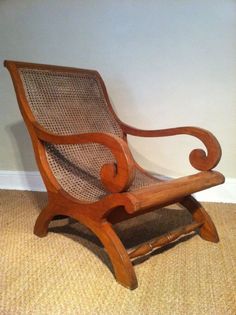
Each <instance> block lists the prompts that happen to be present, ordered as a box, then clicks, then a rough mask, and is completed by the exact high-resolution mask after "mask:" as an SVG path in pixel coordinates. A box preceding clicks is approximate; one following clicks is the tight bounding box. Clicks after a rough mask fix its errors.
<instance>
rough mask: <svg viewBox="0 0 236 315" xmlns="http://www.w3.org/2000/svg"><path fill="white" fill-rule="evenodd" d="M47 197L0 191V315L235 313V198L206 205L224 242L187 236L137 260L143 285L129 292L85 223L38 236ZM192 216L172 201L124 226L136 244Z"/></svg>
mask: <svg viewBox="0 0 236 315" xmlns="http://www.w3.org/2000/svg"><path fill="white" fill-rule="evenodd" d="M45 204H46V194H45V193H32V192H17V191H0V212H1V213H0V227H1V230H0V231H1V234H0V268H1V269H0V315H27V314H34V315H36V314H37V315H56V314H58V315H59V314H63V315H73V314H76V315H83V314H95V315H97V314H107V315H110V314H111V315H116V314H125V315H126V314H137V315H138V314H142V315H143V314H153V315H154V314H155V315H159V314H160V315H162V314H164V315H167V314H170V315H175V314H176V315H179V314H181V315H185V314H187V315H192V314H196V315H199V314H204V315H211V314H212V315H226V314H232V315H235V314H236V205H228V204H206V209H207V210H208V212H209V213H210V214H211V216H212V218H213V219H214V221H215V223H216V226H217V228H218V231H219V235H220V238H221V242H220V243H219V244H213V243H209V242H206V241H203V240H202V239H201V238H200V237H199V236H193V237H187V241H179V242H177V243H176V244H175V245H171V246H169V247H168V248H166V249H165V250H163V249H162V250H159V251H157V252H156V253H155V254H153V255H151V256H150V257H149V259H146V261H144V262H140V261H138V262H136V264H135V270H136V273H137V277H138V281H139V287H138V288H137V289H136V290H134V291H130V290H128V289H125V288H123V287H122V286H121V285H119V284H117V283H116V281H115V280H114V277H113V274H112V272H111V270H110V269H111V266H110V263H109V261H108V258H107V255H106V253H105V252H104V251H103V249H102V247H101V245H100V243H99V242H98V241H97V239H96V238H95V237H94V236H93V235H92V234H90V232H88V231H87V230H86V229H85V228H84V227H82V226H81V225H80V224H78V223H75V222H73V221H70V222H69V224H68V225H66V226H61V227H60V226H57V227H52V228H51V229H50V231H51V232H50V233H49V234H48V236H47V237H45V238H42V239H40V238H38V237H36V236H34V235H33V233H32V230H33V225H34V222H35V219H36V217H37V215H38V213H39V211H40V209H41V208H42V207H43V206H44V205H45ZM176 209H178V208H177V207H176ZM189 220H190V217H189V215H188V213H187V212H186V211H185V210H181V209H178V210H175V209H173V207H172V208H168V209H163V210H160V211H155V212H154V213H153V214H148V215H145V216H143V218H142V219H141V218H139V219H138V220H137V219H133V220H132V221H130V222H128V223H125V224H124V223H122V224H120V225H119V226H118V227H117V230H118V231H119V232H120V233H121V234H123V235H124V237H123V241H124V243H125V244H126V246H127V247H132V246H133V245H134V244H137V243H139V242H142V241H144V240H145V239H146V238H148V237H152V236H154V232H155V234H156V233H163V232H165V231H166V230H168V229H170V228H174V227H176V226H178V225H181V223H182V222H185V223H186V222H188V221H189ZM127 228H129V229H127ZM185 239H186V238H185Z"/></svg>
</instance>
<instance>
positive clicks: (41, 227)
mask: <svg viewBox="0 0 236 315" xmlns="http://www.w3.org/2000/svg"><path fill="white" fill-rule="evenodd" d="M54 216H55V212H54V211H53V206H52V205H51V204H48V205H47V206H46V207H45V208H44V209H43V210H42V211H41V213H40V214H39V216H38V218H37V220H36V222H35V226H34V234H35V235H37V236H39V237H44V236H46V235H47V233H48V226H49V223H50V222H51V220H53V217H54Z"/></svg>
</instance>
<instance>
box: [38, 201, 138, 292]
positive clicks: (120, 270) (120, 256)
mask: <svg viewBox="0 0 236 315" xmlns="http://www.w3.org/2000/svg"><path fill="white" fill-rule="evenodd" d="M63 210H64V209H59V208H58V209H56V207H55V205H53V204H50V203H49V204H48V206H47V207H46V208H44V209H43V210H42V212H41V213H40V215H39V216H38V218H37V220H36V223H35V227H34V234H36V235H37V236H39V237H44V236H46V235H47V232H48V226H49V223H50V221H51V220H52V219H53V217H54V216H55V215H67V216H70V217H71V218H73V219H75V220H77V221H79V222H80V223H82V224H84V225H85V226H87V227H88V228H89V229H90V230H91V231H92V232H93V233H94V234H95V235H96V236H97V237H98V238H99V240H100V241H101V243H102V244H103V245H104V247H105V250H106V252H107V254H108V256H109V258H110V260H111V263H112V266H113V269H114V273H115V277H116V280H117V282H119V283H120V284H122V285H123V286H125V287H127V288H129V289H131V290H133V289H135V288H136V287H137V286H138V283H137V278H136V275H135V271H134V267H133V265H132V263H131V261H130V258H129V256H128V253H127V251H126V249H125V247H124V246H123V244H122V242H121V240H120V239H119V237H118V235H117V234H116V232H115V231H114V230H113V228H112V225H111V224H110V223H109V222H107V221H101V222H98V221H94V220H91V219H90V218H89V217H87V216H86V217H85V216H84V215H81V214H80V213H79V211H73V210H64V211H63Z"/></svg>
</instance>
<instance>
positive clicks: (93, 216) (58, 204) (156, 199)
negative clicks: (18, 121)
mask: <svg viewBox="0 0 236 315" xmlns="http://www.w3.org/2000/svg"><path fill="white" fill-rule="evenodd" d="M4 65H5V67H7V69H8V70H9V72H10V74H11V77H12V81H13V84H14V88H15V92H16V96H17V100H18V103H19V107H20V110H21V113H22V116H23V118H24V121H25V123H26V125H27V128H28V131H29V134H30V136H31V140H32V144H33V148H34V152H35V158H36V161H37V165H38V168H39V170H40V173H41V175H42V178H43V181H44V183H45V186H46V189H47V193H48V204H47V206H46V207H45V208H44V209H43V210H42V212H41V213H40V215H39V216H38V218H37V221H36V224H35V227H34V233H35V234H36V235H37V236H39V237H44V236H46V235H47V232H48V227H49V223H50V222H51V221H52V220H53V218H54V217H56V216H58V215H65V216H69V217H71V218H73V219H75V220H78V221H79V222H80V223H82V224H84V225H85V226H86V227H88V228H89V229H90V230H91V231H92V232H93V233H94V234H95V235H96V236H97V237H98V238H99V239H100V241H101V242H102V244H103V245H104V247H105V249H106V251H107V253H108V255H109V258H110V260H111V262H112V265H113V268H114V273H115V277H116V280H117V281H118V282H119V283H120V284H122V285H123V286H125V287H127V288H130V289H135V288H136V287H137V286H138V283H137V278H136V275H135V271H134V268H133V265H132V260H133V259H135V258H137V257H140V256H142V255H146V254H148V253H150V252H152V251H153V250H155V249H156V248H159V247H161V246H165V245H166V244H168V243H170V242H173V241H174V240H176V239H177V238H179V237H181V236H183V235H186V234H188V233H190V232H193V231H197V232H198V233H199V235H200V236H201V238H203V239H204V240H207V241H210V242H218V241H219V237H218V234H217V231H216V228H215V225H214V223H213V222H212V220H211V218H210V216H209V215H208V214H207V212H206V211H205V209H204V208H203V206H202V205H201V204H200V203H199V202H198V201H197V200H196V199H195V198H194V197H193V196H191V194H192V193H193V192H196V191H200V190H203V189H206V188H209V187H212V186H214V185H218V184H221V183H223V182H224V176H223V175H222V174H220V173H218V172H216V171H212V169H213V168H214V167H215V166H216V165H217V164H218V162H219V160H220V158H221V148H220V145H219V143H218V141H217V139H216V138H215V137H214V136H213V135H212V134H211V133H210V132H209V131H207V130H204V129H200V128H197V127H191V126H189V127H179V128H170V129H162V130H141V129H137V128H133V127H131V126H129V125H127V124H125V123H123V122H122V121H121V120H119V119H118V117H117V116H116V114H115V112H114V111H113V109H112V106H111V103H110V100H109V97H108V94H107V90H106V87H105V84H104V82H103V80H102V78H101V76H100V75H99V73H98V72H97V71H93V70H81V69H77V68H70V67H61V66H52V65H42V64H32V63H26V62H16V61H9V60H7V61H5V62H4ZM24 67H26V68H27V67H29V68H36V69H45V70H53V71H60V72H64V71H65V72H68V71H69V72H76V73H77V72H80V71H83V72H84V71H86V72H87V73H91V74H95V75H96V76H97V77H98V78H99V80H100V82H101V86H102V90H103V93H104V96H105V99H106V102H107V104H108V106H109V109H110V111H111V113H112V114H113V115H114V117H115V118H116V120H117V121H118V123H119V125H120V127H121V129H122V130H123V132H124V137H123V139H122V138H120V137H118V136H115V135H112V134H108V133H86V134H76V135H66V136H62V135H56V134H53V133H50V132H48V131H47V130H46V129H44V128H43V127H42V126H41V125H40V124H39V123H38V122H37V121H36V119H35V117H34V115H33V114H32V111H31V109H30V107H29V104H28V101H27V98H26V95H25V92H24V87H23V84H22V81H21V79H20V76H19V73H18V68H24ZM180 134H185V135H190V136H193V137H196V138H198V139H199V140H200V141H202V143H203V144H204V145H205V147H206V150H207V153H206V152H205V151H204V150H202V149H195V150H193V151H192V152H191V153H190V156H189V160H190V163H191V165H192V166H193V167H194V168H196V169H197V170H200V171H201V172H199V173H197V174H195V175H190V176H185V177H182V178H179V179H174V180H171V181H167V182H164V181H163V182H162V183H160V185H158V187H157V186H156V185H155V186H151V187H146V188H143V189H139V190H137V191H132V192H129V191H127V189H128V188H129V186H130V185H131V183H132V181H133V178H134V174H135V169H137V168H138V169H139V170H140V171H141V172H143V173H145V174H146V175H147V176H151V175H150V174H149V173H147V172H146V171H145V170H143V169H142V168H141V167H140V166H139V165H138V164H137V163H136V162H135V161H134V159H133V157H132V155H131V153H130V150H129V147H128V143H127V135H133V136H138V137H166V136H175V135H180ZM44 142H48V143H52V144H83V143H99V144H103V145H104V146H106V147H107V148H109V149H110V150H111V152H112V153H113V155H114V157H115V159H116V165H112V164H105V165H104V166H103V167H102V169H101V173H100V176H101V181H102V183H103V185H104V186H105V187H106V188H107V190H108V191H109V192H111V193H110V194H109V195H107V196H106V197H104V198H103V199H101V200H99V201H96V202H91V203H90V202H84V201H80V200H79V199H76V198H74V197H72V196H71V195H70V194H68V193H67V192H66V191H65V190H63V189H62V187H61V186H60V185H59V183H58V182H57V180H56V178H55V177H54V175H53V174H52V171H51V170H50V167H49V164H48V161H47V157H46V153H45V147H44ZM186 182H187V183H188V185H185V186H184V185H182V184H184V183H186ZM167 192H168V193H167ZM173 203H180V204H181V205H182V206H184V207H185V208H186V209H187V210H188V211H189V212H190V213H191V215H192V218H193V223H191V224H188V225H187V226H183V227H180V228H179V229H176V230H174V231H171V232H169V233H166V234H164V235H163V236H161V237H158V238H156V239H153V240H151V241H149V242H147V243H145V244H142V245H140V246H138V247H137V248H135V249H133V250H131V251H130V252H128V251H127V250H126V249H125V247H124V245H123V244H122V242H121V240H120V238H119V237H118V235H117V234H116V232H115V231H114V229H113V227H112V225H113V224H115V223H118V222H121V221H124V220H127V219H130V218H133V217H135V216H138V215H141V214H144V213H146V212H149V211H153V210H154V209H158V208H161V207H164V206H167V205H170V204H173Z"/></svg>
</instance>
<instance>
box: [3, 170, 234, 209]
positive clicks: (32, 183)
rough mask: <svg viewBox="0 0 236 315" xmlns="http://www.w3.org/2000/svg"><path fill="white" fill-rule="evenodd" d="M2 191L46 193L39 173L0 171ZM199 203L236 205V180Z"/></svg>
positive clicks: (203, 196) (208, 193)
mask: <svg viewBox="0 0 236 315" xmlns="http://www.w3.org/2000/svg"><path fill="white" fill-rule="evenodd" d="M0 189H10V190H13V189H15V190H31V191H45V186H44V184H43V181H42V179H41V176H40V174H39V172H24V171H0ZM195 197H196V199H197V200H199V201H208V202H225V203H236V178H227V179H226V181H225V183H224V184H223V185H219V186H216V187H212V188H210V189H206V190H204V191H201V192H198V193H196V194H195Z"/></svg>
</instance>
